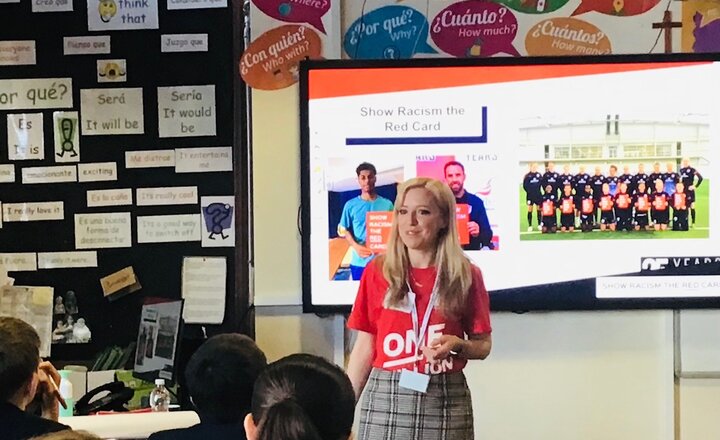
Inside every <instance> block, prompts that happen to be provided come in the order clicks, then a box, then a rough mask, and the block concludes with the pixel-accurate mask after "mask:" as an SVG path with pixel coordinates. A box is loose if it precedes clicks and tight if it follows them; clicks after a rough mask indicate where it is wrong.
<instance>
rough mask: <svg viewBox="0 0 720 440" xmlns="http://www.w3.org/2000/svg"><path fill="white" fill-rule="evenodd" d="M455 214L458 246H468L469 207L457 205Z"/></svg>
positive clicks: (461, 204) (462, 204)
mask: <svg viewBox="0 0 720 440" xmlns="http://www.w3.org/2000/svg"><path fill="white" fill-rule="evenodd" d="M455 213H456V214H455V218H456V219H457V229H458V238H459V239H460V244H468V243H470V231H468V221H469V220H470V206H469V205H467V204H464V203H458V205H457V209H456V211H455Z"/></svg>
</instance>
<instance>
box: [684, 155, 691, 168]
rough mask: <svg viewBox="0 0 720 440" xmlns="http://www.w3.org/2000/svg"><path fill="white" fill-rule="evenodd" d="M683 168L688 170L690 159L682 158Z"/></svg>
mask: <svg viewBox="0 0 720 440" xmlns="http://www.w3.org/2000/svg"><path fill="white" fill-rule="evenodd" d="M682 166H683V168H687V167H689V166H690V158H689V157H683V158H682Z"/></svg>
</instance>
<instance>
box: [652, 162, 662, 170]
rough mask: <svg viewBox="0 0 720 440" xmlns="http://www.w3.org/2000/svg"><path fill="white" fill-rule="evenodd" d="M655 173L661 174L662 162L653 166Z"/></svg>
mask: <svg viewBox="0 0 720 440" xmlns="http://www.w3.org/2000/svg"><path fill="white" fill-rule="evenodd" d="M653 171H654V172H656V173H659V172H660V162H655V163H654V164H653Z"/></svg>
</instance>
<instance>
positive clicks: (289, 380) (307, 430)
mask: <svg viewBox="0 0 720 440" xmlns="http://www.w3.org/2000/svg"><path fill="white" fill-rule="evenodd" d="M354 415H355V393H354V392H353V388H352V385H351V383H350V379H349V378H348V377H347V375H346V374H345V372H344V371H343V370H342V369H340V368H339V367H338V366H336V365H334V364H331V363H330V362H328V361H326V360H325V359H323V358H320V357H318V356H313V355H310V354H294V355H290V356H288V357H285V358H283V359H280V360H279V361H277V362H274V363H272V364H270V365H269V366H268V367H267V368H266V369H265V371H263V372H262V373H261V374H260V377H258V379H257V381H256V383H255V389H254V391H253V397H252V412H251V414H248V416H247V417H246V418H245V432H246V433H247V437H248V440H306V439H307V440H345V439H347V438H349V437H350V431H351V429H352V424H353V418H354Z"/></svg>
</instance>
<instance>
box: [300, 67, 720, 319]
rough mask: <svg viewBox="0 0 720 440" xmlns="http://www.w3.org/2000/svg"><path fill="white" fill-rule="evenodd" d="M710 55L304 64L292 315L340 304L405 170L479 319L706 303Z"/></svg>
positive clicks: (711, 265) (716, 140)
mask: <svg viewBox="0 0 720 440" xmlns="http://www.w3.org/2000/svg"><path fill="white" fill-rule="evenodd" d="M715 59H716V58H715V57H713V56H695V55H693V56H690V55H685V56H652V57H650V56H613V57H583V58H539V59H509V58H494V59H484V60H439V59H433V60H411V61H402V62H347V61H311V62H306V63H304V65H303V66H302V69H301V118H302V121H301V131H302V133H301V134H302V237H303V265H304V267H303V299H304V305H305V310H306V311H310V312H323V311H348V310H350V307H351V305H352V304H353V301H354V299H355V295H356V292H357V289H358V285H359V281H358V279H359V277H360V276H361V274H362V271H363V268H364V266H365V265H366V264H367V263H368V261H370V260H371V259H372V258H374V257H376V256H377V255H380V254H381V253H382V252H383V250H384V246H385V244H386V242H387V238H388V235H389V231H390V228H391V225H392V217H393V214H394V209H395V208H394V205H393V204H394V203H395V197H396V192H397V185H398V184H399V183H400V182H403V181H404V180H406V179H409V178H412V177H416V176H428V177H434V178H437V179H440V180H443V181H444V182H446V183H447V185H448V186H449V187H450V189H451V190H452V191H453V192H454V193H455V196H456V199H457V201H458V210H457V216H456V217H457V223H458V229H459V236H460V237H459V238H460V242H461V243H463V247H464V248H465V250H466V255H467V256H468V258H470V259H471V260H472V261H473V262H474V263H475V264H476V265H478V266H479V267H480V268H481V269H482V272H483V275H484V279H485V283H486V286H487V289H488V290H489V291H490V294H491V304H492V307H493V309H495V310H513V311H526V310H573V309H575V310H579V309H617V308H674V307H718V306H720V275H719V274H720V271H719V269H720V257H719V256H720V238H719V234H720V214H719V213H720V200H719V199H718V197H717V194H718V190H717V186H716V182H717V176H718V175H719V174H720V167H719V166H720V158H719V157H718V152H719V151H720V132H719V127H720V87H718V86H717V84H718V78H720V61H715ZM718 59H720V58H718Z"/></svg>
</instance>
